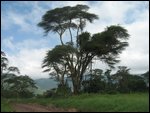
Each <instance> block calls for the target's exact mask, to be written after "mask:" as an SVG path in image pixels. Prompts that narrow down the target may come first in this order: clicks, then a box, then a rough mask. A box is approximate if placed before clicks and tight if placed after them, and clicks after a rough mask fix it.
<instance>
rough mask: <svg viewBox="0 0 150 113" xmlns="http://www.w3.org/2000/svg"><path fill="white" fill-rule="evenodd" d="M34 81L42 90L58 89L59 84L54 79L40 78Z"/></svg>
mask: <svg viewBox="0 0 150 113" xmlns="http://www.w3.org/2000/svg"><path fill="white" fill-rule="evenodd" d="M34 81H35V83H36V86H38V88H39V89H42V90H48V89H52V88H56V87H57V82H56V81H54V79H50V78H40V79H35V80H34Z"/></svg>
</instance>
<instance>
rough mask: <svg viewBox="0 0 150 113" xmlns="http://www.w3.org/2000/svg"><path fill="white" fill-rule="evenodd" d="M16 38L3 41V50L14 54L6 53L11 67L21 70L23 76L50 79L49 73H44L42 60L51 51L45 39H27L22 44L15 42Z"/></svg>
mask: <svg viewBox="0 0 150 113" xmlns="http://www.w3.org/2000/svg"><path fill="white" fill-rule="evenodd" d="M13 39H14V37H9V38H5V39H4V40H2V44H3V48H5V49H6V50H7V49H9V50H11V51H12V52H8V53H7V52H6V55H7V57H8V60H9V65H10V66H16V67H18V68H19V69H20V72H21V74H22V75H25V74H26V75H29V76H30V77H32V78H41V77H43V78H48V77H49V75H48V73H42V68H41V65H42V60H43V58H44V57H45V54H46V52H47V50H49V49H51V47H50V46H49V45H48V41H47V40H45V39H40V40H34V39H26V40H23V41H22V42H15V41H14V40H13Z"/></svg>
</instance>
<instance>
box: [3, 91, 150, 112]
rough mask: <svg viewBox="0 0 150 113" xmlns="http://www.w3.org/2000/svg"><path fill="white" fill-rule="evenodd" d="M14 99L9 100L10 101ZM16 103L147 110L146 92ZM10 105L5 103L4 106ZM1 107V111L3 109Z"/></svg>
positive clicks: (126, 110)
mask: <svg viewBox="0 0 150 113" xmlns="http://www.w3.org/2000/svg"><path fill="white" fill-rule="evenodd" d="M14 101H15V102H16V100H13V99H12V100H11V102H14ZM17 102H18V103H38V104H41V105H45V106H51V105H54V106H56V107H60V108H64V109H69V108H75V109H77V110H78V111H82V112H86V111H87V112H88V111H89V112H90V111H91V112H92V111H95V112H110V111H111V112H129V111H130V112H148V111H149V96H148V93H132V94H115V95H114V94H113V95H110V94H81V95H78V96H70V97H68V98H47V99H45V98H40V99H39V98H35V99H33V98H32V99H19V100H17ZM6 107H10V106H9V105H8V104H5V107H4V108H6ZM4 108H3V109H2V111H3V110H4ZM5 111H6V110H5Z"/></svg>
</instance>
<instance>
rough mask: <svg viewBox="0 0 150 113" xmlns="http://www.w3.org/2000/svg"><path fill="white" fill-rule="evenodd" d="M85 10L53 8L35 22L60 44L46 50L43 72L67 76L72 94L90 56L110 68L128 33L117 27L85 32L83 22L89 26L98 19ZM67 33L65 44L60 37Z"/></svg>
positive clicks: (77, 91) (81, 79)
mask: <svg viewBox="0 0 150 113" xmlns="http://www.w3.org/2000/svg"><path fill="white" fill-rule="evenodd" d="M88 9H89V7H88V6H87V5H76V6H73V7H71V6H65V7H62V8H55V9H52V10H49V11H47V12H46V13H45V14H44V15H43V16H42V20H41V22H39V23H38V26H39V27H42V28H43V29H44V31H45V33H46V34H48V33H49V32H50V31H52V32H54V33H57V34H58V35H59V37H60V41H61V45H57V46H55V47H54V48H53V49H52V50H49V51H48V53H47V55H46V57H45V58H44V60H43V66H42V67H43V68H47V69H46V71H49V72H51V71H50V69H53V70H55V73H56V74H55V75H58V74H59V73H60V72H61V74H60V75H59V76H64V74H66V75H68V76H69V77H71V79H72V83H73V90H74V93H75V94H78V93H79V92H80V89H81V83H82V81H83V76H84V73H85V72H86V71H87V67H88V65H89V64H90V62H91V61H92V59H93V58H94V57H97V58H98V59H99V60H100V61H103V62H105V63H106V64H108V66H109V67H111V68H113V67H114V64H116V63H118V62H119V59H118V56H119V54H120V53H121V52H122V51H123V50H124V49H125V48H126V47H127V46H128V42H127V41H126V40H127V39H128V37H129V34H128V31H127V30H126V29H125V28H123V27H122V26H119V25H111V26H109V27H107V28H106V29H105V30H104V31H102V32H99V33H95V34H91V33H90V32H87V31H86V32H85V31H84V28H85V27H86V22H90V23H92V22H93V21H94V20H96V19H98V16H97V15H96V14H92V13H89V12H88ZM95 29H96V28H95ZM67 30H68V31H69V34H70V41H68V43H66V44H65V43H64V42H63V40H62V38H63V34H64V33H65V32H67ZM74 34H76V35H75V36H74ZM73 38H76V40H73ZM56 67H57V68H56ZM62 67H63V68H64V69H62ZM60 70H61V71H60ZM62 71H63V72H62ZM62 73H63V74H62Z"/></svg>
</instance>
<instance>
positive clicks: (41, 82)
mask: <svg viewBox="0 0 150 113" xmlns="http://www.w3.org/2000/svg"><path fill="white" fill-rule="evenodd" d="M34 81H35V83H36V86H37V87H38V89H37V90H36V91H35V93H36V94H42V93H43V92H44V91H46V90H49V89H52V88H57V82H56V81H54V79H50V78H40V79H35V80H34ZM68 84H69V86H70V87H71V88H72V83H71V81H68Z"/></svg>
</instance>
